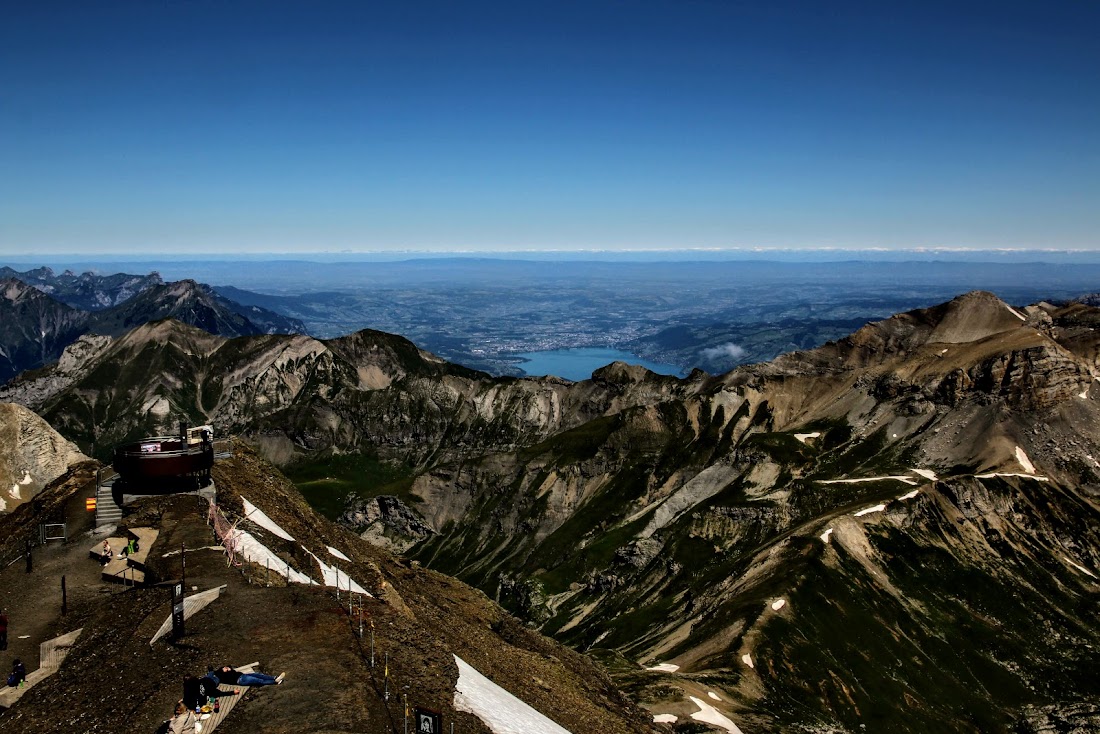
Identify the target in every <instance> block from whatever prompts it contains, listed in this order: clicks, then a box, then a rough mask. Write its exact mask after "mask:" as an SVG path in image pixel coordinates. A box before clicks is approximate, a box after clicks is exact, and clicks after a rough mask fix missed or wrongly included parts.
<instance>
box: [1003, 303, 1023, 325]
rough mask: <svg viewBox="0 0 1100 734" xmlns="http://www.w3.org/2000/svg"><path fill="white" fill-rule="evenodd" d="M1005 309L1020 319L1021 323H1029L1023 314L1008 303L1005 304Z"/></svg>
mask: <svg viewBox="0 0 1100 734" xmlns="http://www.w3.org/2000/svg"><path fill="white" fill-rule="evenodd" d="M1005 308H1007V309H1008V310H1009V311H1011V312H1012V315H1013V316H1015V317H1016V318H1018V319H1019V320H1020V321H1027V316H1024V315H1023V314H1022V313H1020V312H1019V311H1017V310H1016V309H1014V308H1013V307H1012V306H1009V305H1008V304H1007V303H1006V304H1005Z"/></svg>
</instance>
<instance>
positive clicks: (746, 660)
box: [741, 653, 756, 668]
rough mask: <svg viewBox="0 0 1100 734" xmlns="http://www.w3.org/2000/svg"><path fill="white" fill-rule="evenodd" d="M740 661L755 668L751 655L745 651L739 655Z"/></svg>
mask: <svg viewBox="0 0 1100 734" xmlns="http://www.w3.org/2000/svg"><path fill="white" fill-rule="evenodd" d="M741 662H743V663H744V664H745V665H747V666H749V667H750V668H755V667H756V666H755V665H753V664H752V655H749V654H748V653H745V654H744V655H742V656H741Z"/></svg>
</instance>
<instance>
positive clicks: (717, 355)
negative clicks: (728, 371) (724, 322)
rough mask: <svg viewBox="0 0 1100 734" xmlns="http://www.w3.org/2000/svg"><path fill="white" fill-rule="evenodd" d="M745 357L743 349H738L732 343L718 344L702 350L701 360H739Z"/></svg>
mask: <svg viewBox="0 0 1100 734" xmlns="http://www.w3.org/2000/svg"><path fill="white" fill-rule="evenodd" d="M744 356H745V348H744V347H739V346H737V345H736V344H734V343H733V342H726V343H725V344H719V345H718V346H716V347H708V348H707V349H704V350H703V358H704V359H708V360H713V359H741V358H742V357H744Z"/></svg>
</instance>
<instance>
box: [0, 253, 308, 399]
mask: <svg viewBox="0 0 1100 734" xmlns="http://www.w3.org/2000/svg"><path fill="white" fill-rule="evenodd" d="M5 270H6V271H10V270H11V269H10V268H5ZM40 270H48V268H46V269H40ZM12 272H14V271H12ZM30 272H31V273H39V271H30ZM49 274H50V276H52V271H50V273H49ZM90 275H91V274H90V273H86V274H85V276H90ZM154 275H156V274H154ZM39 276H40V277H39V280H47V278H46V277H45V276H42V275H41V273H39ZM82 277H84V276H82ZM97 277H98V276H97ZM150 277H152V276H150ZM126 278H129V279H130V280H126V281H124V284H126V283H130V282H131V280H132V279H133V278H132V277H131V276H126ZM123 292H125V291H123ZM104 298H107V297H106V296H104ZM119 298H121V293H120V294H119ZM108 300H109V299H108ZM244 314H248V315H244ZM250 317H251V318H250ZM164 318H175V319H177V320H180V321H183V322H185V323H189V324H192V325H195V326H199V327H200V328H203V329H205V330H206V331H209V332H211V333H216V334H226V335H230V336H236V335H243V334H261V333H273V332H286V333H301V332H304V331H305V327H304V326H303V325H302V323H301V322H300V321H297V320H295V319H288V318H286V317H283V316H281V315H279V314H276V313H274V312H272V311H268V310H266V309H263V308H260V307H258V306H247V307H246V306H242V305H240V304H235V303H233V302H232V301H229V300H228V299H226V298H224V297H222V296H220V295H219V294H218V293H216V292H215V291H214V289H212V288H210V287H209V286H207V285H204V284H201V283H197V282H195V281H193V280H181V281H176V282H174V283H163V282H160V277H159V275H158V276H156V278H155V282H152V281H151V282H144V283H143V285H142V286H141V287H140V288H137V289H136V291H135V292H134V293H132V294H129V295H128V297H127V298H125V299H123V300H120V301H119V302H118V303H115V304H113V305H109V306H104V307H102V308H99V309H98V310H83V309H80V308H76V307H73V306H70V305H67V304H65V303H62V302H61V301H59V300H58V299H56V298H54V297H53V296H51V295H50V294H49V293H48V292H47V291H46V289H45V287H44V286H43V287H35V286H34V285H30V284H26V283H24V282H23V281H21V280H18V279H17V278H13V277H6V278H3V279H0V324H3V326H0V345H3V347H2V348H0V384H2V383H4V382H6V381H7V380H9V379H11V378H12V377H15V376H16V375H18V374H19V373H20V372H23V371H25V370H27V369H36V368H39V367H42V366H45V365H47V364H49V363H50V362H52V361H54V360H57V359H59V358H60V357H61V355H62V353H63V350H64V348H65V347H67V346H68V345H69V344H71V343H73V342H74V341H76V339H77V338H79V337H80V336H83V335H85V334H99V335H105V336H119V335H121V334H123V333H125V332H126V331H128V330H130V329H132V328H134V327H135V326H138V325H140V324H143V323H146V322H148V321H156V320H160V319H164Z"/></svg>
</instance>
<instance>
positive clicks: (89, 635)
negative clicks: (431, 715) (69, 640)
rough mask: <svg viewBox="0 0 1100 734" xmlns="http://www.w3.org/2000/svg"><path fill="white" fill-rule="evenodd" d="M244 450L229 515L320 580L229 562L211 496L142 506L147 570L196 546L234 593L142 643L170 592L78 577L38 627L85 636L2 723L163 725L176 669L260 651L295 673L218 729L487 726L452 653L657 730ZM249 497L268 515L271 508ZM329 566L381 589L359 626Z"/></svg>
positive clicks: (29, 584)
mask: <svg viewBox="0 0 1100 734" xmlns="http://www.w3.org/2000/svg"><path fill="white" fill-rule="evenodd" d="M234 452H235V455H234V457H233V458H232V459H227V460H222V461H219V462H218V464H217V465H216V471H215V479H216V483H217V487H218V501H219V505H220V507H221V510H222V511H223V512H224V513H226V515H227V516H228V517H229V518H231V520H232V521H238V518H240V517H241V514H242V513H244V512H245V511H246V508H245V502H246V501H247V502H249V503H251V507H250V508H249V510H248V511H249V512H250V517H251V518H253V519H254V520H256V522H253V521H251V520H244V521H241V522H240V524H239V525H238V527H239V528H240V529H243V530H247V532H248V533H250V534H251V535H252V536H253V537H254V538H255V539H257V540H258V542H260V543H262V544H263V545H264V546H266V547H267V548H269V549H270V550H271V551H272V552H273V553H274V554H275V555H276V556H277V557H278V558H279V559H281V560H282V561H283V562H284V563H286V564H289V565H290V566H291V567H292V568H293V569H295V570H296V571H299V572H301V573H304V574H306V575H308V576H311V577H312V578H313V580H314V585H312V586H311V585H305V584H301V583H294V584H290V585H287V584H286V582H285V580H284V579H283V577H282V576H280V575H279V574H278V572H277V571H271V572H269V571H268V568H267V567H266V566H265V565H257V564H255V563H248V562H244V563H243V565H241V566H240V567H227V566H226V561H225V558H224V555H223V553H222V552H221V551H219V550H218V549H216V548H214V549H211V548H208V546H211V545H213V543H212V540H213V538H212V536H211V531H210V528H209V527H208V526H207V524H206V512H207V505H206V500H204V499H201V498H199V497H195V496H172V497H166V498H160V499H148V500H144V501H142V502H140V503H138V504H137V505H136V506H134V507H133V508H132V512H131V513H130V514H128V515H127V517H126V518H125V522H126V523H127V524H128V525H129V526H131V527H139V526H140V527H151V528H155V529H157V530H159V531H160V535H159V537H158V538H157V540H156V542H155V545H154V546H153V547H152V549H151V554H150V560H149V567H150V574H151V575H152V576H155V577H158V578H161V579H172V578H177V577H178V576H179V575H180V573H181V558H180V554H179V549H180V548H181V547H183V546H184V545H185V546H186V548H187V552H186V560H187V567H186V577H187V584H188V586H189V587H194V588H196V589H198V590H205V589H210V588H214V587H217V586H220V585H222V584H225V585H226V589H225V590H224V592H223V593H222V594H221V596H220V597H219V598H218V599H217V600H216V601H215V602H213V603H212V604H210V606H208V607H207V608H206V609H204V610H203V611H201V612H199V613H198V614H197V615H196V616H194V617H193V618H192V619H191V620H189V621H188V624H187V630H188V634H187V636H186V637H184V638H183V640H182V641H181V642H180V643H178V644H171V643H168V642H165V641H160V642H157V643H155V644H154V645H152V646H151V645H150V644H149V640H150V639H151V638H152V637H153V634H154V633H155V632H156V630H157V628H158V627H159V626H160V624H161V623H162V621H163V620H164V619H165V618H166V617H167V616H168V613H169V606H170V604H169V595H168V592H167V590H166V589H163V588H139V589H124V588H122V587H116V586H104V585H102V584H96V583H95V582H88V583H87V584H86V585H85V586H77V585H75V584H74V587H73V588H71V589H70V594H71V597H70V608H69V613H68V614H67V615H66V616H65V617H64V618H62V617H60V616H55V617H54V618H53V619H51V620H49V621H48V623H46V624H43V625H41V626H42V629H43V633H42V634H43V635H52V634H54V633H55V632H56V633H60V632H64V631H68V630H70V629H77V628H82V629H83V633H82V634H81V636H80V637H79V639H78V641H77V643H76V645H75V647H74V648H73V649H72V651H71V652H70V653H69V656H68V657H67V658H66V661H65V663H64V664H63V665H62V667H61V669H60V670H59V671H58V672H57V673H56V674H55V675H53V676H51V677H50V678H48V679H46V680H45V681H44V682H42V683H39V684H38V685H36V686H35V687H34V688H32V689H31V690H29V691H28V692H27V694H26V695H25V696H24V697H23V698H22V699H21V700H20V701H19V702H17V703H16V704H15V705H14V706H13V707H12V708H11V710H9V711H8V712H7V713H5V714H4V715H2V716H0V732H9V731H10V732H21V733H30V732H58V731H88V732H132V731H152V730H153V729H154V728H155V727H156V725H157V724H158V723H159V721H160V720H161V719H162V718H164V717H165V716H166V715H167V712H168V711H169V710H170V708H171V707H172V705H173V704H174V702H175V701H176V699H177V698H179V696H180V681H181V678H182V676H183V675H185V674H188V673H190V674H201V673H202V672H203V671H205V669H206V665H207V664H211V665H219V664H221V663H222V662H229V663H232V664H245V663H249V662H252V661H255V660H259V662H260V666H261V669H262V670H265V671H268V672H271V673H273V674H274V673H278V672H280V671H284V670H285V671H286V673H287V677H286V681H285V683H284V684H283V685H281V686H278V687H271V688H258V689H252V690H251V691H250V692H249V693H248V694H247V696H246V697H245V700H244V701H243V702H242V703H240V704H238V705H237V706H236V707H235V708H234V710H233V711H232V713H231V714H230V716H229V717H228V718H227V719H226V720H225V721H224V722H223V723H222V724H221V725H220V726H219V727H218V731H219V732H225V733H226V734H232V733H233V732H257V731H263V732H288V733H289V732H311V731H312V732H321V731H324V732H363V731H369V732H393V731H401V730H402V716H403V706H404V701H405V698H404V697H405V696H408V702H409V704H410V706H423V707H426V708H429V709H434V710H437V711H440V712H441V713H442V714H443V717H444V721H446V722H451V721H453V722H454V723H455V730H456V731H461V732H488V731H489V729H488V728H487V727H486V726H485V725H484V724H483V723H482V722H481V720H480V719H479V718H478V717H477V716H474V715H473V714H470V713H467V712H465V711H456V710H455V698H454V694H455V686H456V682H457V680H458V677H459V671H458V665H457V663H456V660H455V657H454V656H455V655H457V656H459V657H460V658H461V659H462V660H464V661H465V662H467V663H469V664H470V665H472V666H473V667H474V668H476V669H477V670H478V671H480V672H481V673H482V674H484V675H486V676H488V677H489V678H491V679H492V680H493V681H494V682H495V683H496V684H497V685H499V686H501V687H503V688H504V689H506V690H508V691H509V692H510V693H511V694H513V695H514V696H516V697H518V698H519V699H521V700H523V701H525V702H527V703H528V704H530V705H531V706H533V707H534V708H535V709H537V710H538V711H539V712H541V713H542V714H543V715H545V716H547V717H549V718H550V719H552V720H554V721H557V722H558V723H559V724H561V725H562V726H564V727H565V728H567V729H568V730H569V731H572V732H574V734H580V733H582V732H592V733H593V734H594V733H595V732H621V733H623V734H627V733H631V732H644V731H649V730H651V726H650V725H649V724H648V723H647V719H648V717H647V716H646V715H644V713H643V712H642V711H640V710H639V709H636V708H635V707H633V705H632V704H630V703H629V702H628V701H627V700H626V699H625V698H624V697H623V696H622V695H621V694H619V693H618V692H617V691H616V690H615V688H614V687H613V686H612V684H611V683H610V681H609V679H608V678H607V677H606V676H605V675H604V674H603V673H601V672H600V671H599V669H598V668H597V667H596V666H595V665H593V664H592V663H591V662H590V661H588V660H587V659H585V658H584V657H583V656H581V655H579V654H577V653H575V652H572V651H570V650H568V649H566V648H564V647H562V646H560V645H557V644H555V643H553V642H551V641H549V640H547V639H546V638H543V637H541V636H540V635H538V634H537V633H534V632H532V631H530V630H528V629H526V628H524V627H523V626H522V625H521V624H519V623H518V622H517V621H516V620H515V619H513V618H511V617H510V616H509V615H508V614H506V613H505V612H503V611H502V610H501V609H500V608H499V607H497V606H496V605H494V604H493V603H492V602H490V601H489V600H488V599H486V598H485V596H484V595H483V594H481V593H480V592H477V591H475V590H473V589H471V588H469V587H467V586H465V585H463V584H461V583H459V582H456V581H454V580H453V579H449V578H447V577H444V576H442V575H440V574H437V573H435V572H432V571H427V570H424V569H420V568H417V567H416V566H415V565H410V564H407V563H406V564H402V563H398V562H396V561H395V560H394V559H393V558H392V557H390V556H389V555H388V554H386V553H384V552H381V551H379V550H378V549H376V548H373V547H371V546H370V545H369V544H367V543H365V542H364V541H362V540H361V539H359V538H357V537H356V536H354V535H352V534H351V533H349V532H347V531H345V530H343V529H341V528H339V527H337V526H334V525H332V524H331V523H329V522H328V521H326V520H324V519H323V518H321V517H319V516H317V515H316V514H315V513H313V511H312V510H310V508H309V507H308V506H307V505H306V504H305V503H304V501H303V500H302V499H301V496H300V495H298V493H297V492H296V490H295V489H294V488H293V486H292V485H290V484H289V483H288V482H287V481H286V480H285V479H283V478H282V477H281V476H280V475H279V474H278V473H277V472H276V471H275V470H274V469H273V468H272V467H271V466H270V465H268V464H266V463H265V462H263V461H262V460H261V459H259V458H258V457H257V456H256V455H254V454H253V453H252V452H251V451H250V450H248V449H247V448H245V447H243V446H240V445H237V446H235V447H234ZM81 478H83V481H84V482H86V481H87V480H88V479H90V475H88V474H83V475H79V476H78V475H72V476H70V477H69V478H68V481H63V482H60V483H59V484H57V485H55V486H53V487H52V488H50V489H48V490H46V492H45V493H44V496H43V500H44V501H43V507H44V508H47V510H48V511H53V512H54V513H56V512H59V511H63V510H58V509H56V508H62V507H64V506H65V504H66V501H67V499H66V498H72V499H73V500H79V498H80V497H79V495H81V494H82V493H85V492H87V491H88V490H87V487H86V484H82V482H81V481H80V479H81ZM68 504H69V505H70V506H71V505H72V502H71V501H69V502H68ZM252 508H259V509H260V510H261V511H262V512H263V513H265V515H266V518H261V517H260V516H259V515H258V514H257V513H256V511H255V510H254V509H252ZM31 514H32V513H31V508H30V507H29V506H27V507H25V508H20V510H19V511H18V512H17V513H15V514H14V515H12V516H9V517H5V518H2V519H0V536H3V537H10V536H9V535H8V531H10V530H12V529H13V528H16V527H22V526H25V525H27V524H28V523H29V522H33V521H34V518H31V517H30V515H31ZM69 518H70V521H71V523H72V527H73V529H74V530H76V529H77V528H79V527H80V525H81V518H80V517H79V510H76V511H75V514H74V513H73V511H72V510H70V512H69ZM9 524H10V525H11V527H8V525H9ZM274 524H277V528H278V531H277V532H276V531H273V530H272V528H273V526H274ZM74 535H75V533H74ZM280 535H286V536H291V537H293V539H294V540H286V539H285V538H283V537H280ZM73 542H74V543H76V547H75V552H71V553H69V555H70V556H71V558H70V560H69V561H68V563H69V564H70V565H69V566H68V567H67V568H68V572H69V573H70V574H71V575H72V576H73V577H80V576H81V574H82V573H84V572H83V571H82V570H81V569H80V568H77V567H74V566H76V565H79V564H87V565H88V566H91V567H94V568H95V569H97V570H98V565H97V564H96V563H95V561H93V560H90V559H88V558H87V551H86V550H85V546H87V547H90V546H91V545H93V544H94V543H95V542H96V541H95V540H94V539H92V538H89V537H88V536H87V535H81V536H79V539H74V541H73ZM65 552H66V551H64V550H62V549H60V548H53V549H44V550H39V551H37V552H36V553H38V554H39V560H38V563H39V564H40V565H41V566H43V567H45V568H47V569H48V573H47V572H45V571H43V572H41V573H32V574H30V575H26V574H24V573H23V569H22V568H21V567H19V566H18V565H17V566H15V567H10V568H8V569H6V570H3V571H0V578H2V579H3V581H4V583H3V585H2V587H0V588H3V592H0V596H3V599H0V603H8V602H9V601H12V600H13V598H14V597H13V594H14V593H17V594H18V596H19V597H21V598H26V597H27V596H36V595H37V596H41V595H44V594H47V589H54V588H55V587H56V584H57V581H58V578H57V576H55V575H54V574H56V573H64V572H65V569H66V565H65V563H64V559H63V558H62V559H61V560H57V558H54V556H59V555H63V554H64V553H65ZM340 556H344V558H341V557H340ZM345 558H346V559H347V560H345ZM319 559H323V562H324V564H325V565H326V566H327V567H330V568H336V567H338V568H339V569H340V573H341V577H342V578H343V579H345V580H346V579H348V578H351V579H353V580H354V581H355V582H356V583H359V584H362V586H363V587H364V588H365V589H366V590H367V591H369V592H370V594H371V596H367V597H364V598H363V599H362V602H363V610H364V625H365V630H366V633H365V634H364V636H363V637H360V636H359V621H358V619H359V617H358V615H359V613H358V609H359V606H358V599H357V600H356V603H355V604H353V605H352V606H353V610H352V614H351V615H349V613H348V602H349V599H348V594H347V591H346V590H345V591H344V592H343V594H342V596H341V597H340V598H339V599H337V597H336V594H335V589H334V588H332V587H329V588H324V587H322V586H319V585H317V582H319V581H321V579H322V578H323V573H322V566H321V565H320V562H319ZM84 575H85V576H86V574H84ZM16 581H18V586H19V590H18V592H15V591H14V587H15V586H16V584H15V583H14V582H16ZM269 584H270V585H269ZM97 585H98V586H101V589H100V591H101V592H102V593H90V592H91V589H90V588H89V587H92V586H97ZM16 603H18V601H16ZM28 607H29V605H23V606H22V607H20V609H26V608H28ZM10 608H11V607H10V606H9V609H10ZM38 608H39V609H41V605H39V607H38ZM43 611H44V610H43ZM54 614H55V615H56V612H54ZM12 622H13V628H15V627H16V626H18V625H28V624H29V622H27V621H25V620H24V619H23V618H21V617H20V615H17V614H13V615H12ZM371 624H373V627H374V631H375V665H374V666H373V667H372V666H371V663H370V659H371V656H370V634H369V630H370V625H371ZM28 644H29V643H28ZM387 660H388V665H387V662H386V661H387ZM32 667H33V665H32ZM387 681H388V682H387ZM387 688H388V690H389V693H390V695H389V699H388V700H386V696H385V692H386V690H387Z"/></svg>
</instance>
